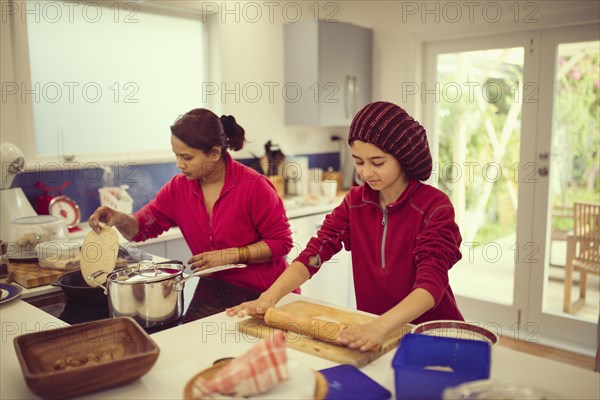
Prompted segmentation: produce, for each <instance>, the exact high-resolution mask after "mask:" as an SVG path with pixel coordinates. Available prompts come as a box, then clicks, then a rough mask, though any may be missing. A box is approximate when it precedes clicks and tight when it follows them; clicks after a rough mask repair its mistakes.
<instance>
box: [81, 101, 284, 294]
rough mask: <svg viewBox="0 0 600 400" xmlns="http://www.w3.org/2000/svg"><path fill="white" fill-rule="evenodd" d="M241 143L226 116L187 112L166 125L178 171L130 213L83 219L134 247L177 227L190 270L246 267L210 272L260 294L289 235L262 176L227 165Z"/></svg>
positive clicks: (106, 212)
mask: <svg viewBox="0 0 600 400" xmlns="http://www.w3.org/2000/svg"><path fill="white" fill-rule="evenodd" d="M244 142H245V132H244V129H243V128H242V127H241V126H239V125H238V124H237V123H236V121H235V119H234V118H233V117H232V116H226V115H223V116H221V117H220V118H219V117H217V116H216V115H215V114H214V113H213V112H211V111H209V110H206V109H194V110H192V111H190V112H188V113H186V114H185V115H183V116H182V117H181V118H180V119H179V120H177V121H176V122H175V124H174V125H173V126H171V148H172V149H173V153H175V157H176V158H177V168H179V169H180V170H181V174H178V175H176V176H175V177H173V178H172V179H171V180H170V181H169V182H167V183H166V184H165V185H164V186H163V187H162V188H161V189H160V191H159V192H158V193H157V194H156V197H155V198H154V199H153V200H152V201H150V203H148V204H147V205H145V206H144V207H143V208H142V209H141V210H139V211H138V212H136V213H135V214H131V215H127V214H124V213H121V212H117V211H115V210H113V209H111V208H108V207H100V208H98V209H97V210H96V211H95V212H94V214H92V216H91V217H90V219H89V225H90V226H91V227H92V229H94V230H96V231H99V223H100V222H104V223H106V224H107V225H110V226H115V227H116V228H117V229H118V230H119V232H121V234H122V235H123V236H124V237H125V238H126V239H128V240H132V241H136V242H141V241H144V240H146V239H149V238H153V237H157V236H158V235H160V234H161V233H163V232H165V231H167V230H169V229H170V228H171V227H174V226H178V227H179V228H180V229H181V233H182V235H183V237H184V239H185V241H186V243H187V245H188V246H189V248H190V250H191V251H192V254H194V256H193V257H192V258H191V259H190V260H189V261H188V263H189V264H190V266H191V267H192V268H193V269H196V268H200V269H205V268H210V267H215V266H218V265H223V264H232V263H243V264H248V267H247V268H244V269H233V270H227V271H221V272H217V273H214V274H212V275H211V276H212V277H214V278H218V279H222V280H225V281H228V282H231V283H234V284H238V285H241V286H245V287H249V288H254V289H258V290H261V291H263V290H266V289H267V288H269V286H271V284H272V283H273V282H275V280H276V279H277V277H278V276H279V275H280V274H281V273H282V272H283V271H284V270H285V268H286V262H285V256H286V255H287V253H288V252H289V251H290V249H291V248H292V236H291V230H290V226H289V224H288V222H287V217H286V214H285V209H284V208H283V202H282V201H281V198H280V197H279V196H278V194H277V192H276V190H275V187H274V186H273V184H272V183H271V182H270V181H269V180H268V179H267V178H266V177H265V176H263V175H260V174H259V173H257V172H256V171H254V170H252V169H251V168H249V167H246V166H244V165H242V164H241V163H239V162H237V161H235V160H233V159H232V158H231V156H230V155H229V153H228V152H227V150H228V149H231V150H234V151H237V150H240V149H241V148H242V146H243V145H244Z"/></svg>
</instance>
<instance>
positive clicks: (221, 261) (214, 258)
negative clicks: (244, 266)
mask: <svg viewBox="0 0 600 400" xmlns="http://www.w3.org/2000/svg"><path fill="white" fill-rule="evenodd" d="M237 260H238V250H237V249H236V248H232V249H223V250H213V251H205V252H204V253H200V254H196V255H195V256H193V257H192V258H190V259H189V260H188V264H189V265H190V267H191V268H192V269H206V268H212V267H218V266H220V265H225V264H235V263H237Z"/></svg>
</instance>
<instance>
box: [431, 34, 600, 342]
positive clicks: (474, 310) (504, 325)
mask: <svg viewBox="0 0 600 400" xmlns="http://www.w3.org/2000/svg"><path fill="white" fill-rule="evenodd" d="M594 28H595V31H594ZM590 32H594V33H595V34H596V36H595V37H594V36H592V37H590ZM597 32H598V25H588V26H582V27H577V28H560V29H544V30H538V31H532V32H520V33H513V34H505V35H494V36H489V37H477V38H467V39H458V40H451V41H441V42H431V43H426V44H425V45H424V64H423V65H424V71H423V76H424V81H425V83H424V84H423V85H424V86H425V87H427V88H431V87H434V83H435V82H436V76H437V68H436V67H437V55H438V54H442V53H449V52H463V51H477V50H487V49H497V48H511V47H523V48H524V63H523V68H524V69H523V105H522V114H521V143H520V155H519V163H520V167H519V199H518V209H517V221H518V223H517V231H516V237H517V245H518V248H519V253H518V254H519V257H516V263H515V275H514V298H513V303H512V304H499V303H493V302H490V301H484V300H480V299H475V298H470V297H465V296H458V295H457V296H456V297H457V301H458V303H459V306H460V309H461V311H463V314H464V315H465V317H466V318H467V319H468V320H473V321H479V322H480V323H482V324H486V325H487V324H493V325H495V326H500V328H501V329H502V331H501V333H502V334H503V336H505V337H512V338H513V339H514V340H525V341H533V342H542V343H546V344H550V345H553V346H559V347H563V348H569V349H572V350H576V351H580V352H584V353H589V354H591V353H592V352H593V351H595V347H596V329H597V328H596V324H593V323H590V322H586V321H583V320H582V319H577V318H574V317H573V318H571V317H566V316H557V315H549V314H543V313H542V301H543V296H542V294H543V286H544V282H545V279H544V278H545V277H544V275H545V268H544V262H545V260H544V254H546V253H547V252H546V251H545V250H544V247H545V243H546V235H547V232H546V228H547V227H546V225H547V219H548V218H547V215H548V214H547V212H548V207H549V206H548V195H547V193H548V189H549V184H548V182H549V179H548V176H545V177H541V176H540V175H539V174H537V168H538V167H539V166H540V160H539V154H540V153H542V152H547V153H548V154H549V153H550V142H551V141H550V138H551V135H549V134H548V132H551V127H552V118H550V117H551V115H552V113H551V112H552V106H553V104H552V103H553V102H552V99H553V88H554V82H553V79H554V69H553V68H554V65H555V61H554V58H552V54H555V46H556V41H557V40H558V41H569V40H570V41H574V42H575V41H585V40H596V39H598V36H597ZM567 38H568V39H567ZM543 60H545V61H543ZM548 60H551V61H548ZM544 63H545V65H542V64H544ZM425 100H428V99H425ZM421 104H422V108H423V123H424V125H425V126H426V127H429V129H428V131H429V132H431V134H430V135H429V136H430V137H429V141H430V144H431V149H432V153H433V157H434V160H438V159H439V157H438V154H437V152H438V143H439V140H438V137H437V130H438V127H437V126H435V123H436V118H435V115H436V112H437V110H436V107H437V103H436V102H432V101H423V100H422V101H421ZM532 172H534V173H535V174H532ZM526 246H538V247H537V248H538V250H537V252H536V254H535V256H534V257H533V259H532V258H531V257H526V256H527V255H531V254H530V253H527V252H526V249H528V248H530V247H526ZM574 332H577V333H576V334H574Z"/></svg>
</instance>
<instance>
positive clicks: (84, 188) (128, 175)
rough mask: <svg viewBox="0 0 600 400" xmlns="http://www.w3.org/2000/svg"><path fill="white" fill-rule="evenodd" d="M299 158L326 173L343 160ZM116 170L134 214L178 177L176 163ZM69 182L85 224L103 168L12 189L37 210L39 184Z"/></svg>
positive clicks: (27, 180) (25, 178)
mask: <svg viewBox="0 0 600 400" xmlns="http://www.w3.org/2000/svg"><path fill="white" fill-rule="evenodd" d="M298 156H304V157H308V163H309V167H310V168H322V169H323V170H325V171H327V170H328V169H333V170H334V171H339V169H340V160H339V158H340V156H339V153H337V152H334V153H321V154H302V155H300V154H299V155H298ZM237 161H239V162H241V163H243V164H245V165H248V166H250V167H253V168H257V163H256V161H255V160H253V159H238V160H237ZM113 170H114V182H115V186H120V185H128V186H129V189H128V193H129V194H130V196H131V197H132V198H133V211H134V212H135V211H137V210H139V209H140V208H141V207H142V206H144V205H145V204H147V203H148V202H149V201H150V200H151V199H152V198H154V196H155V195H156V193H157V192H158V190H159V189H160V188H161V187H162V186H163V185H164V184H165V183H166V182H168V181H169V179H171V178H172V177H173V176H174V175H176V174H177V173H179V170H178V169H177V167H176V165H175V163H174V162H173V163H161V164H143V165H139V164H135V163H118V164H115V168H113ZM67 180H68V181H70V184H69V186H68V187H67V188H66V189H63V190H61V191H60V194H63V195H65V196H68V197H70V198H72V199H73V200H75V201H76V202H77V204H79V208H80V211H81V219H82V221H85V220H87V219H88V218H89V216H90V215H91V214H92V213H93V212H94V210H96V208H98V207H99V206H100V198H99V195H98V189H99V188H101V187H102V186H104V178H103V170H102V168H86V169H68V170H60V171H54V170H44V169H42V170H41V171H35V172H25V173H22V174H19V175H17V176H16V178H15V180H14V181H13V184H12V187H20V188H21V189H22V190H23V192H24V193H25V196H27V199H28V200H29V201H30V202H31V204H32V206H33V207H34V209H35V208H36V199H38V198H39V197H40V196H42V195H43V192H42V190H41V189H39V188H38V187H37V183H38V182H42V183H43V184H44V185H45V186H46V187H48V188H52V187H59V186H61V185H62V184H63V183H64V182H66V181H67ZM51 194H57V192H51Z"/></svg>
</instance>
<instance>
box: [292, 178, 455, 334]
mask: <svg viewBox="0 0 600 400" xmlns="http://www.w3.org/2000/svg"><path fill="white" fill-rule="evenodd" d="M378 199H379V197H378V192H377V191H374V190H373V189H371V188H370V187H369V186H368V185H366V184H365V185H362V186H359V187H355V188H352V189H351V190H350V193H348V194H347V195H346V197H345V198H344V201H343V202H342V204H340V205H339V206H338V207H336V208H335V209H334V210H333V211H332V213H331V214H328V215H327V216H326V217H325V221H324V223H323V226H322V227H321V229H320V230H319V232H318V233H317V236H316V237H313V238H312V239H311V240H310V241H309V243H308V244H307V247H306V249H305V250H304V251H303V252H302V253H300V255H299V256H298V257H297V260H298V261H300V262H302V263H303V264H304V265H306V266H307V268H308V270H309V273H310V274H311V276H312V275H313V274H315V273H316V272H317V271H318V269H319V266H320V265H321V264H322V263H323V262H325V261H327V260H329V259H331V257H332V256H333V255H334V254H336V253H337V252H338V251H340V250H341V248H342V244H343V245H344V246H345V247H346V249H347V250H350V251H351V254H352V269H353V275H354V289H355V291H356V303H357V308H358V309H359V310H363V311H367V312H371V313H374V314H383V313H384V312H386V311H388V310H389V309H391V308H392V307H394V306H395V305H396V304H398V303H399V302H400V301H401V300H402V299H404V298H405V297H406V296H407V295H408V294H410V293H411V292H412V291H413V290H414V289H416V288H423V289H425V290H427V291H428V292H429V293H431V295H432V296H433V298H434V299H435V306H434V308H433V309H431V310H429V311H428V312H426V313H425V314H423V315H422V316H421V317H419V318H417V319H415V320H414V321H412V322H413V323H421V322H425V321H431V320H439V319H452V320H462V319H463V317H462V315H461V313H460V311H459V310H458V307H457V305H456V300H455V299H454V295H453V294H452V289H451V288H450V285H449V283H448V270H449V269H450V268H451V267H452V266H453V265H454V264H455V263H456V262H457V261H458V260H460V259H461V253H460V250H459V247H460V244H461V241H462V238H461V236H460V232H459V229H458V226H457V225H456V223H455V222H454V208H453V206H452V204H451V203H450V200H449V199H448V196H446V195H445V194H444V193H443V192H441V191H440V190H438V189H436V188H434V187H432V186H429V185H426V184H423V183H421V182H419V181H416V180H411V181H410V182H409V185H408V187H407V188H406V189H405V190H404V192H403V193H402V195H401V196H400V198H398V200H396V201H395V202H394V203H391V204H388V205H387V207H386V208H385V210H384V209H382V207H381V206H380V205H379V200H378ZM311 256H317V259H318V260H319V262H317V265H316V266H311V265H309V257H311Z"/></svg>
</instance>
